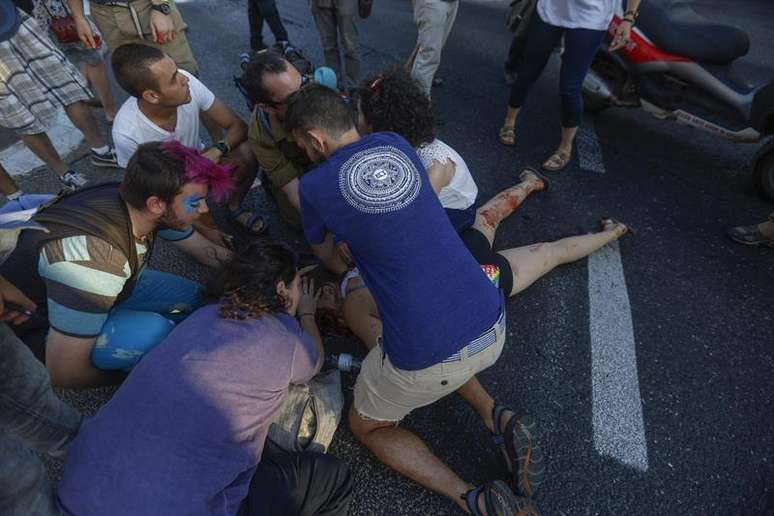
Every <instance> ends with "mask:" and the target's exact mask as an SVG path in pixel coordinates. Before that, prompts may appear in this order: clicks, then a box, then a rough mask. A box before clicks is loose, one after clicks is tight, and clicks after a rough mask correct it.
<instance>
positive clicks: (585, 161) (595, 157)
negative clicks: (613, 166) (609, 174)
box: [577, 116, 605, 174]
mask: <svg viewBox="0 0 774 516" xmlns="http://www.w3.org/2000/svg"><path fill="white" fill-rule="evenodd" d="M577 142H578V159H579V160H580V167H581V169H583V170H588V171H590V172H594V173H595V174H604V173H605V162H604V160H603V159H602V149H601V148H600V146H599V138H597V131H596V129H595V128H594V119H593V118H592V117H590V116H587V117H586V118H585V120H584V122H583V125H582V126H581V128H580V129H579V130H578V136H577Z"/></svg>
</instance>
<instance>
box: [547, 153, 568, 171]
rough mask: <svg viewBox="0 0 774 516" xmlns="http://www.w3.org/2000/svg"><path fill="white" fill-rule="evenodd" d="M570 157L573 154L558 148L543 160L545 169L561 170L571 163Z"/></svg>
mask: <svg viewBox="0 0 774 516" xmlns="http://www.w3.org/2000/svg"><path fill="white" fill-rule="evenodd" d="M570 158H572V154H569V153H566V152H562V151H560V150H557V151H555V152H554V153H553V154H551V155H550V156H549V157H548V159H547V160H545V161H544V162H543V170H546V171H548V172H559V171H560V170H562V169H563V168H564V167H566V166H567V165H568V164H569V163H570Z"/></svg>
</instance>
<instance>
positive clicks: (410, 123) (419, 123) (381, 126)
mask: <svg viewBox="0 0 774 516" xmlns="http://www.w3.org/2000/svg"><path fill="white" fill-rule="evenodd" d="M358 94H359V99H360V110H361V111H362V113H363V116H364V117H365V119H366V121H367V122H368V124H369V125H370V126H371V127H373V129H374V131H392V132H395V133H398V134H399V135H401V136H403V137H404V138H405V139H406V140H408V142H409V143H410V144H411V145H412V146H413V147H415V148H418V147H420V146H421V145H424V144H426V143H430V142H432V141H433V140H434V139H435V131H434V126H435V121H434V120H433V110H432V109H431V107H430V99H429V98H427V96H426V95H425V94H424V92H423V91H422V90H421V88H420V87H419V85H418V84H417V83H416V81H414V80H413V79H412V78H411V77H410V76H409V75H408V73H407V72H406V71H405V70H403V69H400V68H396V69H394V70H391V71H388V72H383V73H380V74H378V75H376V76H374V77H371V78H370V79H368V80H367V81H366V82H364V83H363V85H362V86H361V87H360V89H359V90H358Z"/></svg>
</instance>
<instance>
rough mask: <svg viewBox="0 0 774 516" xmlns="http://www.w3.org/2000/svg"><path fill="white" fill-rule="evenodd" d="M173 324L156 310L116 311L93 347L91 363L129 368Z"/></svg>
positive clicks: (108, 368)
mask: <svg viewBox="0 0 774 516" xmlns="http://www.w3.org/2000/svg"><path fill="white" fill-rule="evenodd" d="M174 327H175V323H174V322H172V321H170V320H169V319H167V318H165V317H163V316H161V315H159V314H157V313H153V312H139V311H137V310H127V309H119V310H116V311H115V312H113V313H112V314H110V317H108V320H107V321H105V325H104V326H103V327H102V333H101V334H100V336H99V337H98V338H97V343H96V344H95V345H94V348H93V349H92V350H91V363H92V364H94V367H96V368H97V369H104V370H107V371H115V370H123V371H128V370H130V369H131V368H132V367H134V366H135V365H136V364H137V362H139V361H140V359H141V358H142V357H143V356H145V354H146V353H147V352H148V351H150V350H151V349H153V348H155V347H156V346H157V345H158V344H159V343H160V342H161V341H162V340H164V338H166V336H167V335H169V332H171V331H172V329H173V328H174Z"/></svg>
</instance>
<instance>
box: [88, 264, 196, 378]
mask: <svg viewBox="0 0 774 516" xmlns="http://www.w3.org/2000/svg"><path fill="white" fill-rule="evenodd" d="M201 291H202V287H201V285H199V284H198V283H196V282H195V281H191V280H189V279H186V278H183V277H180V276H176V275H174V274H169V273H167V272H161V271H155V270H152V269H148V268H145V269H143V270H142V272H141V273H140V277H139V279H138V280H137V284H136V285H135V286H134V290H133V291H132V293H131V295H130V296H129V297H128V298H127V299H126V300H124V301H122V302H121V303H120V304H118V305H117V306H116V307H115V308H114V309H113V311H112V312H111V313H110V316H109V317H108V318H107V321H105V324H104V326H103V327H102V333H101V334H100V336H99V337H98V338H97V342H96V344H95V345H94V349H92V351H91V361H92V363H93V364H94V367H96V368H98V369H104V370H124V371H125V370H129V369H131V368H132V367H134V366H135V365H136V364H137V362H139V361H140V359H141V358H142V357H143V356H144V355H145V354H146V353H147V352H149V351H150V350H151V349H153V348H154V347H156V346H157V345H158V344H159V343H160V342H161V341H162V340H164V338H165V337H166V336H167V335H168V334H169V332H171V331H172V329H173V328H174V327H175V324H176V323H178V322H180V321H182V320H183V319H185V318H186V317H188V315H190V314H191V312H193V311H194V310H196V309H197V308H199V307H200V306H202V304H203V302H202V297H201Z"/></svg>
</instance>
